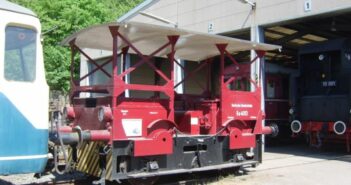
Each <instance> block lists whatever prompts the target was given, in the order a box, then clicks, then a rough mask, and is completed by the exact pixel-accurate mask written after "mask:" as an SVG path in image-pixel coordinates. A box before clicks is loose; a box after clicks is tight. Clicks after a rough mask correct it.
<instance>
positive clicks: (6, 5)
mask: <svg viewBox="0 0 351 185" xmlns="http://www.w3.org/2000/svg"><path fill="white" fill-rule="evenodd" d="M0 10H7V11H11V12H16V13H21V14H26V15H31V16H34V17H36V16H37V15H36V14H35V13H34V12H33V11H32V10H30V9H28V8H25V7H23V6H20V5H17V4H15V3H11V2H9V1H6V0H0Z"/></svg>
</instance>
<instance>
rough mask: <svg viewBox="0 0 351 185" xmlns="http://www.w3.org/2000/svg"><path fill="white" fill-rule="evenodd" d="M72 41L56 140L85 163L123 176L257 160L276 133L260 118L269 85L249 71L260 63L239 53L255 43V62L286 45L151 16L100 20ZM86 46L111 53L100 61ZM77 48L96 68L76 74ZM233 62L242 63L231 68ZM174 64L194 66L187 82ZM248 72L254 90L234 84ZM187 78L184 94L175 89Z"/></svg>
mask: <svg viewBox="0 0 351 185" xmlns="http://www.w3.org/2000/svg"><path fill="white" fill-rule="evenodd" d="M63 43H64V44H65V45H69V46H70V47H71V49H72V70H71V71H72V80H71V85H72V89H71V95H70V97H71V106H69V107H67V108H66V118H67V119H68V120H70V122H69V126H65V127H61V128H59V137H60V138H56V142H57V141H59V140H61V141H62V143H65V144H70V145H71V146H72V152H71V153H72V154H71V155H72V156H71V157H70V159H72V160H73V162H75V163H76V168H77V169H78V170H80V171H83V172H86V173H89V174H92V175H96V176H101V178H102V179H107V180H115V181H120V180H123V179H138V178H147V177H155V176H161V175H169V174H179V173H191V172H199V171H205V170H212V169H223V168H230V167H241V166H246V165H256V164H257V163H258V162H259V161H260V160H261V159H260V155H261V150H260V146H261V144H259V141H260V139H261V135H262V134H271V133H273V134H275V133H276V132H277V129H276V128H275V127H266V126H262V124H261V123H262V120H263V119H264V112H262V111H261V106H260V105H261V87H260V85H259V83H258V82H256V81H254V80H251V79H250V78H249V76H247V75H246V73H242V71H247V70H249V67H250V64H251V63H245V64H242V63H237V62H236V60H235V59H234V58H233V56H232V55H231V53H233V52H235V51H244V50H250V49H254V50H256V51H257V52H256V53H257V57H256V58H255V59H254V60H253V61H252V62H254V61H256V59H259V58H261V57H263V56H264V51H265V50H272V49H278V48H279V47H278V46H273V45H267V44H258V43H252V42H249V41H244V40H238V39H233V38H228V37H223V36H218V35H209V34H202V33H195V32H190V31H186V30H181V29H175V28H169V27H162V26H156V25H148V24H143V23H127V24H117V23H110V24H103V25H98V26H94V27H91V28H87V29H85V30H82V31H80V32H78V33H76V34H73V35H72V36H70V37H68V38H67V39H66V40H65V41H64V42H63ZM83 48H93V49H99V50H108V51H111V55H112V56H111V57H106V58H104V59H103V60H100V61H97V60H94V59H92V57H90V56H88V54H87V53H86V52H85V51H84V49H83ZM78 53H80V54H81V55H83V56H84V57H86V58H87V59H88V61H89V63H90V66H91V67H90V70H89V71H88V72H87V74H81V75H80V76H79V77H76V76H75V75H74V71H75V69H74V67H75V59H76V55H77V54H78ZM128 59H131V60H132V61H131V66H130V67H128V65H126V61H128ZM178 59H181V60H184V62H179V60H178ZM258 61H259V60H258ZM226 62H230V63H232V64H234V66H235V68H234V69H233V70H232V73H230V74H229V73H227V74H225V73H224V69H225V64H226ZM184 63H185V65H184ZM188 63H189V65H187V64H188ZM174 65H178V66H180V68H182V70H183V71H184V74H185V76H184V78H183V79H181V80H179V81H178V82H176V80H175V78H174ZM145 66H147V67H146V68H148V70H144V71H142V72H140V71H139V73H138V74H140V75H134V76H133V72H136V71H137V70H140V68H142V67H144V69H146V68H145ZM190 66H192V67H190ZM216 71H217V72H216ZM97 73H99V76H98V77H97V76H95V81H94V80H92V79H89V82H90V84H89V85H83V83H82V81H83V80H85V79H87V78H89V77H92V76H94V75H96V74H97ZM143 76H144V77H143ZM97 78H99V80H100V81H99V83H96V82H97V81H96V79H97ZM127 78H130V80H127ZM242 78H246V79H247V80H248V81H249V82H250V83H251V84H252V85H253V86H254V90H253V91H248V90H240V89H236V88H231V87H230V86H231V84H232V85H233V86H237V85H238V83H239V81H240V80H239V79H242ZM238 80H239V81H238ZM133 82H134V83H133ZM181 84H183V85H184V84H185V90H184V92H183V93H176V92H175V90H174V88H175V87H177V86H179V85H181ZM194 85H196V86H199V87H200V88H196V90H194V89H195V88H194ZM187 87H188V89H187ZM195 91H196V92H197V93H194V92H195ZM53 140H54V141H55V139H53Z"/></svg>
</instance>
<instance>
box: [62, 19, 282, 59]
mask: <svg viewBox="0 0 351 185" xmlns="http://www.w3.org/2000/svg"><path fill="white" fill-rule="evenodd" d="M109 26H119V32H120V33H121V34H122V35H123V36H124V37H126V38H127V39H128V40H129V41H130V42H131V43H132V44H133V45H134V46H135V47H136V48H137V49H138V50H139V51H140V52H141V53H143V54H145V55H148V54H151V53H152V52H154V51H155V50H156V49H158V48H159V47H161V46H162V45H164V44H166V43H167V42H168V39H167V36H169V35H179V39H178V42H177V43H176V46H175V49H176V56H175V57H176V58H178V59H183V60H191V61H201V60H204V59H207V58H209V57H213V56H217V55H219V54H220V53H219V51H218V49H217V47H216V45H215V44H228V46H227V48H226V49H227V51H228V52H230V53H234V52H238V51H245V50H251V49H254V50H264V51H267V50H275V49H279V48H280V46H276V45H270V44H259V43H255V42H250V41H246V40H241V39H235V38H230V37H225V36H219V35H213V34H206V33H199V32H193V31H188V30H183V29H178V28H171V27H166V26H159V25H152V24H144V23H139V22H128V23H107V24H101V25H96V26H92V27H89V28H86V29H84V30H81V31H79V32H77V33H74V34H73V35H71V36H69V37H68V38H66V39H65V40H63V41H62V43H61V44H62V45H69V43H70V41H72V40H74V39H75V44H76V45H77V46H78V47H80V48H91V49H101V50H109V51H112V35H111V32H110V29H109ZM125 46H126V43H124V42H122V40H121V39H118V48H119V49H121V48H123V47H125ZM169 51H170V48H169V47H168V48H167V49H165V50H164V51H162V52H160V53H159V54H158V55H156V56H159V57H165V55H166V54H168V53H169ZM129 52H130V53H135V52H134V51H133V50H132V49H131V48H130V49H129Z"/></svg>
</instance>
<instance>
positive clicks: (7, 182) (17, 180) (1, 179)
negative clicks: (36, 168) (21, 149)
mask: <svg viewBox="0 0 351 185" xmlns="http://www.w3.org/2000/svg"><path fill="white" fill-rule="evenodd" d="M86 178H87V177H86V176H85V175H84V174H82V173H72V174H65V175H58V174H55V173H53V174H46V175H43V176H42V177H41V178H39V179H38V178H36V177H34V173H30V174H19V175H7V176H0V185H13V184H15V185H22V184H23V185H24V184H26V185H27V184H31V185H32V184H33V185H35V184H56V183H57V184H61V183H62V182H64V184H70V183H73V182H74V180H75V179H76V180H77V179H78V180H83V179H86Z"/></svg>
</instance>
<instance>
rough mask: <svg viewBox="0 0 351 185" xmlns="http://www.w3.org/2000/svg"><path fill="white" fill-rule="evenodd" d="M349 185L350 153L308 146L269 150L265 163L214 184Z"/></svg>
mask: <svg viewBox="0 0 351 185" xmlns="http://www.w3.org/2000/svg"><path fill="white" fill-rule="evenodd" d="M232 184H239V185H296V184H298V185H310V184H318V185H335V184H337V185H350V184H351V154H348V153H346V152H345V151H339V152H326V151H321V150H315V149H311V148H308V147H306V146H288V147H274V148H267V151H266V153H265V154H264V160H263V164H261V165H260V166H258V167H257V168H249V169H248V171H247V173H246V174H243V175H240V176H235V177H234V176H228V177H225V178H223V179H221V180H219V181H218V182H214V183H211V185H232Z"/></svg>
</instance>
